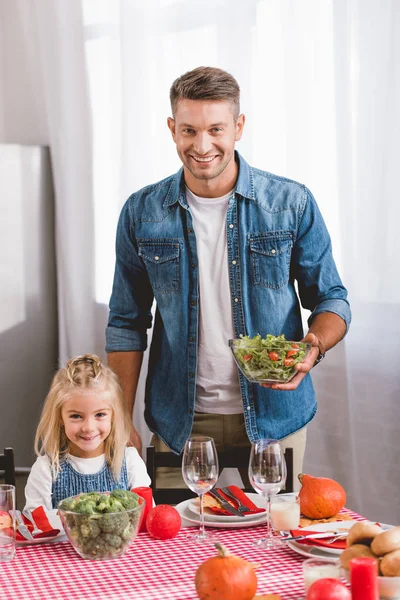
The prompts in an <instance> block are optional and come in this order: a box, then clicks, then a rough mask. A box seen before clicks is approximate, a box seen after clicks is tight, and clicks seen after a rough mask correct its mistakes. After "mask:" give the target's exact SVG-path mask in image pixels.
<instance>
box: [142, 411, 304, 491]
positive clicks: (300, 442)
mask: <svg viewBox="0 0 400 600" xmlns="http://www.w3.org/2000/svg"><path fill="white" fill-rule="evenodd" d="M191 435H204V436H208V437H212V438H213V439H214V442H215V446H216V448H217V451H218V450H225V449H226V447H232V446H240V447H246V446H249V447H250V445H251V444H250V441H249V438H248V437H247V432H246V426H245V421H244V415H243V413H241V414H238V415H219V414H211V413H195V415H194V421H193V428H192V433H191ZM306 439H307V429H306V427H303V429H300V431H297V432H296V433H294V434H292V435H289V436H288V437H286V438H283V439H282V440H280V443H281V446H282V448H283V449H284V450H285V449H286V448H293V473H294V489H295V490H296V491H297V490H298V489H299V488H300V483H299V481H298V479H297V475H298V474H299V473H301V472H302V469H303V459H304V452H305V449H306ZM151 444H152V445H153V446H155V449H156V452H170V450H169V448H168V446H166V445H165V444H164V443H163V442H162V441H161V440H160V439H159V438H158V437H157V436H156V435H153V437H152V440H151ZM239 473H240V476H241V478H242V481H243V483H244V487H251V486H250V482H249V479H248V474H247V469H239ZM157 487H158V488H185V487H186V485H185V482H184V481H183V479H182V473H181V470H180V469H173V468H167V467H162V468H158V469H157Z"/></svg>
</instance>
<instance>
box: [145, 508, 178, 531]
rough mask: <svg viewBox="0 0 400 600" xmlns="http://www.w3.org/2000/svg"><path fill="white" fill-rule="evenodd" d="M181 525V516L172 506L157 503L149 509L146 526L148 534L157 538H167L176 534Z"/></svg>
mask: <svg viewBox="0 0 400 600" xmlns="http://www.w3.org/2000/svg"><path fill="white" fill-rule="evenodd" d="M181 525H182V520H181V516H180V514H179V513H178V511H177V510H176V508H174V507H173V506H170V505H169V504H159V505H158V506H155V507H154V508H152V509H151V510H150V511H149V514H148V515H147V518H146V527H147V531H148V532H149V534H150V535H151V536H152V537H154V538H156V539H158V540H169V539H171V538H174V537H175V536H177V535H178V531H179V530H180V528H181Z"/></svg>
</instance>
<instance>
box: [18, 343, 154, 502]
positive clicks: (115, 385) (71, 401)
mask: <svg viewBox="0 0 400 600" xmlns="http://www.w3.org/2000/svg"><path fill="white" fill-rule="evenodd" d="M129 431H130V420H129V416H128V413H127V410H126V405H125V402H124V399H123V396H122V390H121V387H120V384H119V381H118V378H117V376H116V375H115V373H114V372H113V371H112V370H111V369H110V368H109V367H108V366H106V365H105V364H103V363H102V362H101V360H100V359H99V358H98V356H95V355H94V354H85V355H84V356H76V357H75V358H72V359H71V360H69V361H68V362H67V364H66V366H65V368H61V369H60V370H59V371H58V372H57V373H56V374H55V376H54V378H53V381H52V383H51V386H50V390H49V393H48V395H47V397H46V400H45V403H44V406H43V410H42V415H41V418H40V422H39V425H38V428H37V432H36V437H35V452H36V454H37V455H38V458H37V460H36V462H35V463H34V465H33V466H32V470H31V473H30V475H29V478H28V481H27V485H26V488H25V497H26V505H25V509H24V512H26V513H29V511H31V510H34V509H35V508H37V507H38V506H43V507H44V508H45V509H46V510H47V511H51V510H52V509H55V508H56V507H57V505H58V502H60V501H61V500H63V499H64V498H68V497H69V496H74V495H76V494H80V493H82V492H89V491H100V492H103V491H112V490H113V489H116V488H122V489H131V488H132V487H138V486H148V485H150V478H149V476H148V474H147V471H146V466H145V464H144V462H143V460H142V458H141V457H140V456H139V454H138V452H137V450H136V448H133V447H126V444H127V442H128V439H129Z"/></svg>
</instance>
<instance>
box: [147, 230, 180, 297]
mask: <svg viewBox="0 0 400 600" xmlns="http://www.w3.org/2000/svg"><path fill="white" fill-rule="evenodd" d="M138 248H139V252H138V254H139V256H140V257H141V258H142V260H143V261H144V263H145V265H146V269H147V272H148V274H149V279H150V284H151V286H152V288H153V290H157V291H159V292H162V293H165V292H177V291H178V290H179V287H180V281H179V249H180V246H179V243H178V242H176V241H171V240H168V241H167V240H141V241H139V240H138Z"/></svg>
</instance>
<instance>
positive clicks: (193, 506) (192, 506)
mask: <svg viewBox="0 0 400 600" xmlns="http://www.w3.org/2000/svg"><path fill="white" fill-rule="evenodd" d="M246 496H247V497H248V498H249V499H250V500H251V501H252V502H253V503H254V504H255V505H256V506H257V508H265V499H264V498H263V497H262V496H259V495H258V494H253V493H250V494H246ZM188 509H189V510H190V512H192V513H193V514H195V515H197V516H199V515H200V507H199V505H198V499H197V498H194V499H193V500H191V502H190V503H189V505H188ZM260 515H265V511H264V513H254V514H249V515H246V516H245V517H237V516H235V515H215V514H210V513H208V512H204V520H205V521H212V522H216V523H229V522H232V523H235V522H236V521H239V520H241V519H246V521H249V520H253V519H259V517H260Z"/></svg>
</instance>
